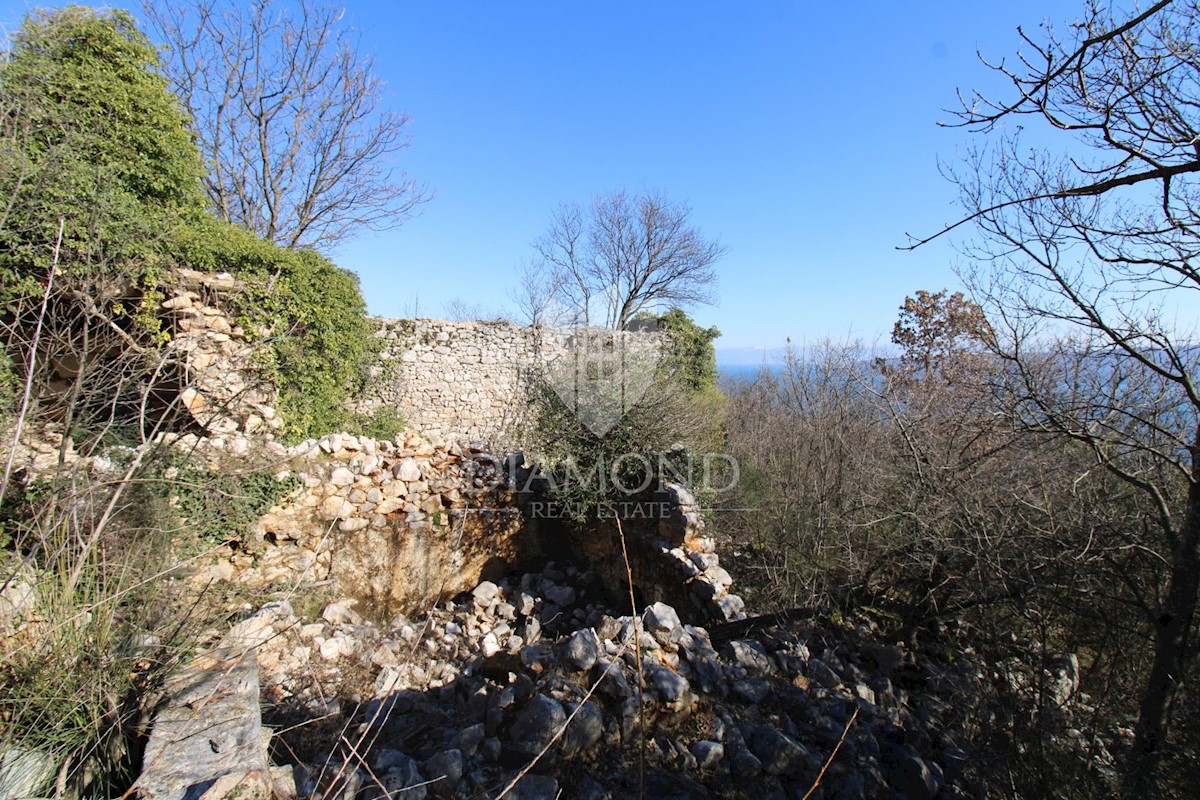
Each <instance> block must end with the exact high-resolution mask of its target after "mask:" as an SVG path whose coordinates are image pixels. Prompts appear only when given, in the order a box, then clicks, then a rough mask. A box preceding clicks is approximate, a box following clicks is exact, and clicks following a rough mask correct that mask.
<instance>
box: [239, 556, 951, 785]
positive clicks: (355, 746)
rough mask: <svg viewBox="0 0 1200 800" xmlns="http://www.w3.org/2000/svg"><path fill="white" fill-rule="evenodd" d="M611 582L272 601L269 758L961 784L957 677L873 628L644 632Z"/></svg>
mask: <svg viewBox="0 0 1200 800" xmlns="http://www.w3.org/2000/svg"><path fill="white" fill-rule="evenodd" d="M603 588H604V587H601V586H599V585H597V579H596V576H595V575H594V574H591V573H580V572H578V571H577V570H575V569H574V568H572V567H565V568H562V569H560V568H556V567H555V565H553V564H550V565H547V566H545V568H543V569H542V570H540V571H539V572H529V573H525V574H521V575H512V576H510V577H509V578H508V579H506V580H504V581H501V582H499V583H491V582H485V583H482V584H480V585H479V586H477V587H476V588H475V589H474V590H473V591H472V592H470V593H466V594H464V595H461V596H459V597H458V598H457V599H455V600H454V601H447V602H444V603H441V604H439V605H438V606H437V607H436V608H433V609H431V610H430V611H429V613H428V614H427V615H423V616H421V617H419V618H413V619H407V618H404V617H397V618H395V619H393V620H391V621H390V622H389V623H388V624H386V625H377V624H373V623H371V622H369V621H366V620H364V619H363V618H362V617H361V616H360V615H359V614H358V613H356V612H355V610H354V609H353V608H352V607H349V606H348V605H346V604H342V603H334V604H331V605H328V606H327V607H325V608H324V610H323V612H322V614H321V618H320V619H317V620H312V621H309V620H305V619H302V618H298V617H297V616H296V615H295V613H294V612H293V611H292V608H291V606H290V605H289V604H275V605H272V606H269V607H267V608H266V609H264V610H262V611H260V612H259V617H260V619H261V620H262V622H264V623H266V624H269V628H268V635H267V636H266V637H264V638H265V639H266V641H265V643H264V644H263V645H262V646H261V647H260V648H259V650H258V662H259V666H260V670H261V687H262V698H261V699H262V711H263V718H264V721H265V722H266V723H267V724H268V725H269V726H271V727H272V728H274V729H275V736H274V738H273V744H272V758H273V761H274V762H275V763H276V764H287V765H290V766H291V767H292V777H293V778H294V785H295V790H296V792H297V794H298V795H299V796H300V797H309V796H312V797H338V798H351V797H358V798H362V799H363V800H367V799H368V798H370V799H371V800H374V799H375V798H383V797H402V798H422V797H462V798H496V797H499V796H501V795H503V796H505V797H509V798H547V799H548V800H549V799H550V798H555V797H559V796H561V797H578V798H605V797H612V798H620V797H636V796H638V795H639V792H640V788H641V786H642V784H643V782H644V786H645V796H646V797H654V798H664V797H679V798H684V797H687V798H693V797H694V798H704V797H714V798H717V797H729V798H737V797H750V796H753V797H755V798H758V799H760V800H761V798H765V797H771V798H803V797H812V798H834V797H837V798H870V797H888V798H891V797H897V798H932V797H959V796H965V794H964V792H963V791H962V790H961V789H960V788H959V786H958V783H957V781H958V779H959V777H960V775H961V772H962V767H963V765H964V759H965V757H966V756H965V753H964V751H963V750H961V749H960V748H959V746H958V744H957V742H956V736H955V733H954V727H953V719H954V717H955V714H954V713H953V700H954V696H955V692H956V690H957V689H959V688H961V681H963V680H966V678H964V677H963V676H962V675H960V674H958V673H957V672H954V671H951V670H948V669H946V668H945V667H943V666H940V665H938V664H936V663H934V662H931V661H929V660H927V659H925V658H924V657H918V656H917V655H915V654H914V653H913V652H910V651H909V650H907V649H905V648H904V647H900V646H896V645H891V644H884V643H878V642H872V641H871V640H870V637H869V636H868V635H865V634H867V633H868V632H867V631H866V630H865V629H864V630H860V631H857V632H856V631H850V632H849V633H847V632H844V631H843V632H841V633H840V634H839V636H838V637H837V638H836V639H835V638H833V637H831V636H829V635H828V634H827V633H825V632H823V631H822V630H820V629H819V628H817V627H809V628H803V629H798V628H796V627H795V626H789V627H790V628H792V629H791V630H784V629H782V628H774V629H769V630H767V631H764V632H758V633H756V634H754V635H753V638H740V639H732V640H730V641H723V640H721V637H720V636H718V640H717V641H714V638H713V635H710V633H709V632H708V631H706V630H705V629H703V628H699V627H694V626H691V625H686V624H683V623H681V622H680V619H679V617H678V615H677V614H676V612H675V610H674V609H672V608H671V607H670V606H666V605H664V604H661V603H658V604H654V605H652V606H650V607H648V608H647V609H646V610H645V611H644V613H643V615H642V617H641V618H640V620H639V622H638V624H635V622H634V620H632V619H631V617H629V616H628V615H621V614H620V613H619V610H618V609H614V608H612V607H610V606H609V605H608V604H606V603H605V602H603V601H602V600H601V599H600V598H602V597H603V596H604V593H603V592H602V591H601V590H602V589H603ZM714 631H715V632H716V633H718V634H719V633H720V632H721V629H720V628H716V629H714ZM839 641H840V642H841V643H840V644H839V643H837V642H839ZM848 641H854V642H856V644H855V645H853V646H850V645H848V644H846V642H848ZM639 659H640V664H639ZM639 667H640V668H639ZM639 686H641V687H642V689H641V691H640V692H639V691H638V687H639ZM643 742H644V743H643ZM835 751H836V755H834V757H833V758H832V760H831V761H830V756H831V755H832V754H834V753H835ZM827 761H829V764H828V767H827V769H825V771H824V772H822V770H823V768H824V767H825V766H826V762H827ZM514 781H515V784H514ZM288 783H289V784H290V783H291V781H288ZM814 785H815V786H816V788H815V790H814V791H812V793H811V794H807V793H808V792H809V790H810V789H812V787H814ZM506 790H507V793H506V794H505V791H506Z"/></svg>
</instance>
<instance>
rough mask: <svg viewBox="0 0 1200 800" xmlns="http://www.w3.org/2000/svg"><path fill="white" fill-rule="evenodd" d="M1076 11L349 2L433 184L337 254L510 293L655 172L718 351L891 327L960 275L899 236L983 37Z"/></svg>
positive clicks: (421, 172)
mask: <svg viewBox="0 0 1200 800" xmlns="http://www.w3.org/2000/svg"><path fill="white" fill-rule="evenodd" d="M31 5H32V4H30V3H26V2H5V1H3V0H0V21H3V22H4V23H5V24H6V25H8V26H12V25H14V24H15V23H16V22H18V21H19V19H20V17H21V15H22V14H23V13H24V11H25V10H26V9H27V8H28V7H30V6H31ZM117 5H119V3H118V4H117ZM1082 6H1083V4H1082V2H1079V0H1070V2H1065V1H1064V0H1040V1H1039V2H1030V1H1027V0H1018V1H1017V2H1005V3H1000V2H979V1H978V0H957V2H927V3H908V4H903V3H895V2H888V3H881V2H859V3H855V4H847V5H844V6H841V7H837V6H835V4H832V3H821V4H809V3H803V4H802V3H799V2H769V1H768V2H754V3H747V2H740V3H735V2H732V1H730V2H702V1H701V2H697V1H695V0H693V1H691V2H681V1H675V0H661V1H659V2H563V1H562V0H559V2H506V3H500V2H449V1H445V0H438V1H437V2H434V0H428V1H427V2H364V1H362V0H347V2H346V3H345V8H346V12H347V17H348V19H349V21H350V23H351V24H353V25H354V26H356V27H357V28H359V29H361V31H362V34H363V43H364V48H365V49H366V50H367V51H368V52H370V53H372V54H373V55H374V56H375V58H376V62H377V71H378V73H379V74H380V76H381V77H382V78H383V79H384V80H385V81H386V82H387V93H388V102H389V103H390V104H391V105H392V106H393V107H394V108H397V109H400V110H403V111H406V112H407V113H408V114H410V115H411V117H412V121H411V123H410V127H409V132H410V134H411V145H410V147H409V148H408V149H407V150H406V151H405V152H404V153H403V154H402V155H401V157H400V161H399V164H400V166H401V167H403V169H405V170H406V171H407V172H408V173H409V174H410V175H411V176H412V177H414V178H416V179H417V180H419V181H421V182H422V183H425V184H427V185H428V186H429V188H430V189H431V190H432V191H433V192H434V193H435V197H434V199H433V200H432V201H431V202H429V203H427V204H425V205H424V206H423V207H422V208H421V211H420V212H419V214H418V215H417V216H416V217H414V218H413V219H411V220H410V221H408V222H407V223H405V224H404V225H403V226H402V227H400V228H398V229H396V230H394V231H389V232H385V233H379V234H367V235H364V236H362V237H360V238H358V239H356V240H354V241H352V242H350V243H347V244H345V245H343V246H342V247H341V248H340V249H339V250H337V251H336V252H335V253H334V257H335V259H336V260H337V261H338V263H339V264H341V265H342V266H344V267H347V268H350V269H352V270H354V271H355V272H357V273H358V275H359V276H360V278H361V281H362V288H363V293H364V295H365V296H366V298H367V302H368V305H369V307H370V310H371V312H372V313H375V314H379V315H385V316H406V315H410V314H411V313H412V312H413V311H414V310H419V313H420V314H421V315H422V316H440V315H441V314H442V313H443V311H444V309H445V306H446V304H447V303H448V302H449V301H451V300H453V299H454V298H460V299H461V300H462V301H464V302H466V303H469V304H477V305H481V306H485V307H488V308H497V309H502V308H505V307H506V306H508V305H509V301H508V298H507V296H506V291H507V290H508V288H509V287H510V286H511V285H512V284H513V283H514V269H515V267H516V266H517V265H518V264H519V263H520V262H521V260H522V259H523V258H525V257H527V256H528V255H529V254H530V243H531V241H532V240H533V239H535V238H536V237H537V236H538V235H539V234H540V233H541V232H542V231H543V230H544V228H545V226H546V221H547V217H548V215H549V213H550V211H551V210H552V208H553V207H554V206H555V205H556V204H557V203H559V202H560V201H563V200H579V201H586V200H587V199H588V198H589V197H590V196H591V195H593V194H595V193H598V192H607V191H610V190H615V189H621V188H628V189H632V190H638V189H642V188H652V189H660V190H662V191H664V192H665V193H666V194H667V195H668V196H670V197H671V198H673V199H676V200H681V201H685V202H687V203H689V204H690V205H691V206H692V209H693V214H692V219H693V221H694V223H695V224H696V225H697V226H698V227H699V228H700V229H701V230H703V231H704V232H705V233H706V234H708V235H710V236H714V237H718V238H720V240H721V241H722V243H723V244H725V246H726V247H727V248H728V253H727V255H726V257H725V258H724V259H723V260H722V261H721V262H720V264H719V268H718V271H719V273H720V287H719V295H720V303H719V305H717V306H714V307H704V308H698V309H695V310H694V311H693V316H694V317H695V318H696V319H697V320H698V321H699V322H701V323H703V324H705V325H716V326H717V327H719V328H720V329H721V331H722V332H723V336H722V338H721V339H720V340H719V341H718V347H719V348H720V349H722V350H724V351H725V353H724V360H726V361H730V360H733V359H735V358H736V357H737V356H738V355H739V353H740V355H741V356H742V357H744V356H745V353H747V352H752V351H751V350H750V348H756V347H777V346H780V345H782V344H783V343H784V341H785V339H786V338H787V337H789V336H790V337H791V338H792V339H793V340H794V341H797V342H805V341H813V340H816V339H819V338H822V337H825V336H831V337H834V338H847V337H855V338H863V339H865V340H867V341H868V342H870V341H875V340H880V341H883V340H886V338H887V334H888V332H889V331H890V329H891V325H892V323H893V322H894V321H895V318H896V314H897V309H898V307H899V306H900V304H901V303H902V302H903V299H904V297H905V295H906V294H911V293H912V292H914V291H915V290H917V289H922V288H924V289H929V290H936V289H940V288H943V287H951V288H953V287H956V286H957V285H958V279H957V278H956V277H955V274H954V272H953V266H954V265H955V263H956V262H957V261H958V257H957V256H956V254H955V253H954V251H953V250H952V249H951V247H950V246H949V243H940V242H938V243H934V244H932V245H929V246H926V247H925V248H922V249H921V250H919V251H917V252H915V253H908V252H900V251H897V250H896V249H895V247H896V245H899V244H903V243H904V241H905V238H904V234H905V232H906V231H910V232H921V233H925V232H929V231H931V230H935V229H937V228H938V227H940V225H941V224H942V223H944V222H946V221H949V220H951V219H952V218H953V217H954V215H955V210H956V209H955V205H954V199H955V192H954V188H953V187H952V186H951V185H950V184H948V183H947V182H946V181H945V180H943V179H942V178H941V177H940V176H939V174H938V167H937V164H938V159H939V158H941V159H943V160H947V161H952V160H954V159H955V158H956V153H958V152H960V151H961V149H962V147H963V145H964V144H965V143H966V141H967V138H968V136H967V134H965V133H964V132H961V131H955V130H946V129H942V128H939V127H938V126H937V123H938V122H939V121H942V120H947V119H949V118H950V115H949V113H947V111H946V110H947V109H951V108H953V107H954V105H955V91H956V89H958V88H962V89H964V90H969V89H972V88H988V87H996V88H999V87H1000V85H999V84H998V83H997V81H996V77H995V76H994V75H993V74H992V73H990V72H989V70H988V69H987V68H986V67H985V66H984V65H983V64H981V63H980V61H979V60H978V58H977V56H976V50H977V48H978V49H979V50H980V51H981V52H982V53H983V54H984V55H986V56H989V57H991V58H994V59H999V58H1001V57H1004V56H1010V57H1011V55H1012V54H1013V53H1014V51H1015V50H1016V49H1017V46H1018V38H1017V34H1016V27H1017V26H1018V25H1023V26H1024V27H1025V29H1026V30H1028V31H1036V28H1037V26H1038V25H1039V24H1040V23H1041V22H1042V21H1043V20H1047V19H1048V20H1050V21H1052V22H1054V23H1056V24H1058V25H1062V24H1064V23H1066V22H1068V21H1070V20H1071V19H1073V18H1075V17H1076V16H1078V14H1079V12H1080V11H1081V9H1082ZM735 351H739V353H735Z"/></svg>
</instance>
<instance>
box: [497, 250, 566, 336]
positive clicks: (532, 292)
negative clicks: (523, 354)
mask: <svg viewBox="0 0 1200 800" xmlns="http://www.w3.org/2000/svg"><path fill="white" fill-rule="evenodd" d="M561 278H562V275H561V274H560V273H559V272H557V271H555V270H552V269H550V268H549V267H547V265H546V262H545V261H542V260H541V259H539V258H533V259H529V260H527V261H525V262H524V263H522V264H521V266H520V267H519V268H518V269H517V285H516V286H515V287H514V288H513V289H511V290H510V291H509V299H511V300H512V301H513V303H514V304H515V305H516V307H517V314H518V317H517V318H518V319H519V320H520V321H521V322H523V323H525V324H526V325H529V326H531V327H537V326H539V325H553V324H555V323H557V322H560V321H561V320H559V319H557V318H556V317H555V313H554V312H555V298H557V297H558V296H559V294H560V292H561V290H562V287H561V285H560V283H559V282H560V280H561Z"/></svg>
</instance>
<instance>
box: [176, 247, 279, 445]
mask: <svg viewBox="0 0 1200 800" xmlns="http://www.w3.org/2000/svg"><path fill="white" fill-rule="evenodd" d="M175 272H176V278H177V279H176V280H174V281H172V285H173V286H174V287H175V290H174V293H173V294H172V296H171V297H168V298H167V299H165V300H163V301H162V303H161V306H162V309H163V312H164V315H165V317H166V319H167V321H168V331H169V332H170V333H171V340H170V342H169V343H168V344H167V352H168V353H169V354H171V355H172V356H174V357H175V358H176V359H178V361H179V363H180V364H181V365H182V366H183V373H184V376H185V381H186V384H185V386H184V388H183V390H182V391H181V393H180V402H181V403H182V405H183V407H184V408H185V409H187V411H188V412H189V413H190V414H191V415H192V417H193V418H194V419H195V420H196V422H198V423H199V424H200V425H202V426H204V428H205V429H206V430H207V431H209V432H210V434H214V435H227V434H231V433H235V432H243V433H255V432H258V433H269V432H271V431H277V430H278V429H279V428H280V427H281V425H282V421H281V420H280V418H279V415H278V414H277V413H276V411H275V402H276V391H275V387H274V386H272V385H270V384H269V383H267V382H265V381H262V380H260V379H259V378H258V375H257V369H256V367H255V353H256V347H255V346H254V345H253V344H251V343H250V342H249V341H248V340H247V338H246V331H245V330H244V329H243V328H242V327H241V326H240V325H237V324H235V323H234V322H233V321H232V320H230V318H229V315H228V314H227V313H226V311H225V310H224V309H227V308H229V295H231V294H233V293H236V292H239V291H241V290H242V289H244V285H243V284H242V283H241V282H240V281H238V280H236V279H235V278H233V276H231V275H229V274H228V273H219V274H216V275H209V274H206V273H202V272H196V271H195V270H189V269H178V270H176V271H175Z"/></svg>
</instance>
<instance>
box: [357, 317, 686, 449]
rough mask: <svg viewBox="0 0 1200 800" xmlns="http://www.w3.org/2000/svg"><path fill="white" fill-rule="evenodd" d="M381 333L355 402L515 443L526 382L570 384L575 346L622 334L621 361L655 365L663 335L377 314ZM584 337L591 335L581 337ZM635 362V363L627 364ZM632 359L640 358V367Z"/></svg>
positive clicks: (443, 431) (455, 433)
mask: <svg viewBox="0 0 1200 800" xmlns="http://www.w3.org/2000/svg"><path fill="white" fill-rule="evenodd" d="M377 322H378V324H379V328H378V330H377V332H376V334H375V335H376V336H377V337H378V338H380V339H383V340H385V345H384V347H383V350H382V353H381V354H380V363H379V365H377V366H375V367H374V368H373V369H372V380H371V381H370V383H369V385H368V387H367V389H366V390H365V391H364V393H363V396H362V398H360V400H359V405H358V410H359V411H362V412H367V411H370V410H372V409H374V408H378V407H380V406H387V407H392V408H396V409H398V410H399V411H400V414H401V415H402V416H403V417H404V419H405V420H406V421H407V422H408V423H410V424H411V425H413V426H414V427H415V428H417V429H418V430H421V431H424V432H425V433H426V434H428V435H430V436H439V437H447V438H464V439H486V440H488V441H491V442H500V441H506V442H511V443H517V439H518V438H519V435H520V431H521V429H522V428H523V426H524V425H526V424H527V423H528V422H529V421H530V417H529V414H530V403H531V395H530V389H531V388H532V386H533V382H534V381H535V380H540V379H542V378H546V377H548V378H550V379H551V382H552V383H553V382H554V379H555V375H556V373H557V375H558V377H559V378H561V379H562V380H563V381H564V385H565V386H572V387H573V386H574V383H575V381H574V378H575V375H574V371H575V369H576V368H578V367H579V363H580V362H577V360H576V359H574V358H573V356H572V353H573V348H581V347H586V348H596V351H595V352H592V351H586V353H585V354H586V355H588V356H589V357H590V356H596V355H603V353H602V351H603V350H605V349H609V350H611V348H612V347H613V346H614V342H613V341H611V340H612V339H613V338H614V337H620V338H622V339H623V341H621V342H620V343H619V344H617V345H616V346H619V347H620V348H623V349H624V358H625V359H626V362H627V363H626V368H630V369H635V370H637V371H638V372H639V375H638V376H635V377H641V373H643V372H647V371H652V370H653V365H654V363H655V362H656V361H657V357H658V356H659V355H661V352H662V348H663V346H664V342H665V341H666V340H665V339H664V338H663V337H661V336H660V337H656V336H654V335H651V334H646V333H631V332H622V333H614V332H613V331H606V330H599V329H586V330H584V331H581V330H578V329H570V328H550V327H521V326H518V325H514V324H512V323H511V322H505V321H495V322H445V321H442V320H433V319H412V320H410V319H401V320H396V319H379V320H377ZM581 337H588V338H587V343H586V344H584V343H583V340H582V338H581ZM631 364H632V365H634V366H631ZM636 365H644V366H645V369H644V370H643V369H639V367H638V366H636Z"/></svg>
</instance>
